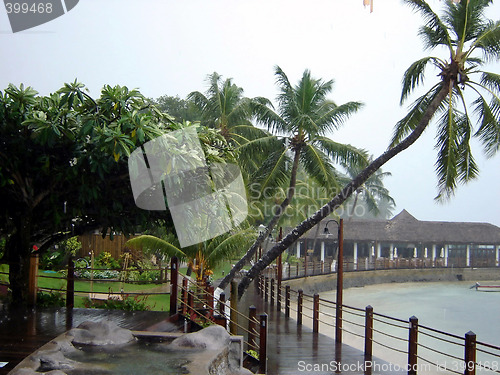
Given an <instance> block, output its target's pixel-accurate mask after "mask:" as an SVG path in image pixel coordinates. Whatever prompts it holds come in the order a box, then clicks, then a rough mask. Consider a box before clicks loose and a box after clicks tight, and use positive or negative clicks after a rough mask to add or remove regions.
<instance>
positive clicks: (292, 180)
mask: <svg viewBox="0 0 500 375" xmlns="http://www.w3.org/2000/svg"><path fill="white" fill-rule="evenodd" d="M299 160H300V148H297V149H296V150H295V156H294V159H293V166H292V172H291V176H290V185H289V187H288V191H287V195H286V197H285V199H284V200H283V202H281V204H280V206H279V209H278V210H277V211H276V213H275V214H274V216H273V218H272V219H271V221H270V222H269V224H267V227H266V229H265V230H264V231H263V232H262V233H260V235H259V237H257V239H256V240H255V242H254V243H253V244H252V246H250V248H249V249H248V251H247V252H246V253H245V255H243V257H242V258H241V259H240V260H239V261H238V262H237V263H236V264H235V265H234V266H233V268H231V271H229V273H228V274H227V275H226V276H225V277H224V279H222V281H221V282H220V284H219V288H221V289H225V288H226V287H227V286H228V285H229V283H230V282H231V281H232V280H233V279H234V277H235V276H236V273H238V272H240V271H241V270H242V268H243V267H244V266H245V264H247V263H248V262H250V260H251V259H252V257H253V256H254V255H255V252H256V251H257V249H258V248H259V246H260V245H262V242H264V240H265V239H266V238H267V236H269V234H270V233H271V232H272V230H273V229H274V227H275V226H276V224H277V223H278V221H279V219H280V218H281V216H282V215H283V213H284V212H285V209H286V208H287V207H288V205H289V204H290V202H291V200H292V198H293V195H294V193H295V185H296V183H297V171H298V168H299Z"/></svg>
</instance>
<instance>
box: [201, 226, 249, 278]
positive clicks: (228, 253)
mask: <svg viewBox="0 0 500 375" xmlns="http://www.w3.org/2000/svg"><path fill="white" fill-rule="evenodd" d="M256 237H257V233H256V231H255V229H254V228H251V227H250V228H246V229H240V230H238V231H237V232H229V233H226V234H224V235H222V236H219V237H217V238H214V239H212V240H211V241H210V243H209V244H208V246H207V248H206V250H207V257H206V261H207V264H208V266H209V267H210V269H214V268H215V267H217V266H218V265H219V264H220V263H223V262H226V261H227V260H228V259H231V258H232V257H234V256H235V255H237V254H239V253H241V252H242V251H245V250H246V249H248V247H249V246H250V245H251V243H252V242H253V241H254V240H255V238H256Z"/></svg>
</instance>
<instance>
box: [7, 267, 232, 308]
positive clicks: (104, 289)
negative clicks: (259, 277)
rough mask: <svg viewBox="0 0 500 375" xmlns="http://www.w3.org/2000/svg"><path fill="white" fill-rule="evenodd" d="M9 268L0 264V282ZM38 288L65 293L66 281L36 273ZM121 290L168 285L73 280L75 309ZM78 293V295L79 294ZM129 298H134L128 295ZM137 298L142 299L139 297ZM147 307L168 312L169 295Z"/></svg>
mask: <svg viewBox="0 0 500 375" xmlns="http://www.w3.org/2000/svg"><path fill="white" fill-rule="evenodd" d="M236 262H237V260H231V261H228V262H227V263H225V264H223V265H222V266H220V267H218V268H217V269H216V270H215V271H214V275H213V280H214V281H215V280H218V279H220V278H222V277H224V276H225V275H227V273H228V272H229V271H230V270H231V267H232V265H233V264H234V263H236ZM186 271H187V268H186V267H181V268H179V272H180V273H181V274H184V275H185V274H186ZM8 272H9V266H8V265H6V264H0V282H8V279H9V276H8ZM38 276H39V277H38V287H39V288H46V289H60V291H59V292H61V293H64V294H65V293H66V279H65V278H64V275H63V274H62V273H61V272H54V271H45V270H39V271H38ZM121 288H123V291H124V293H133V292H148V291H150V292H152V293H154V292H159V291H160V290H159V289H160V288H161V289H162V290H161V291H165V290H168V284H138V283H121V282H116V281H111V280H94V281H93V283H90V282H89V281H81V280H75V307H85V300H86V299H88V297H89V294H90V293H91V291H92V292H93V293H104V294H108V293H110V292H112V293H120V290H121ZM79 292H80V293H79ZM130 297H134V296H133V295H130ZM138 298H141V299H142V298H144V297H142V296H139V297H138ZM146 298H147V299H146V302H147V304H148V306H149V307H150V308H151V310H153V311H168V310H169V306H170V295H167V294H161V295H149V296H147V297H146Z"/></svg>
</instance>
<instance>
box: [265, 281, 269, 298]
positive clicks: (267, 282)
mask: <svg viewBox="0 0 500 375" xmlns="http://www.w3.org/2000/svg"><path fill="white" fill-rule="evenodd" d="M264 301H265V302H266V303H267V302H268V301H269V277H266V278H265V279H264Z"/></svg>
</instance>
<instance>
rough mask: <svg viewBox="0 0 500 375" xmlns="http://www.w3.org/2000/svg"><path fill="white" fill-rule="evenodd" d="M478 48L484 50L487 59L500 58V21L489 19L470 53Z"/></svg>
mask: <svg viewBox="0 0 500 375" xmlns="http://www.w3.org/2000/svg"><path fill="white" fill-rule="evenodd" d="M476 48H477V49H480V50H481V51H482V52H483V57H484V59H485V60H486V61H495V60H498V59H499V58H500V21H496V22H493V21H489V22H488V23H487V24H486V26H485V27H484V28H483V30H482V32H481V34H480V35H479V36H478V37H477V40H476V41H475V42H474V43H473V44H472V46H471V48H470V49H469V52H468V54H469V55H470V54H471V53H472V52H473V51H474V49H476Z"/></svg>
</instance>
